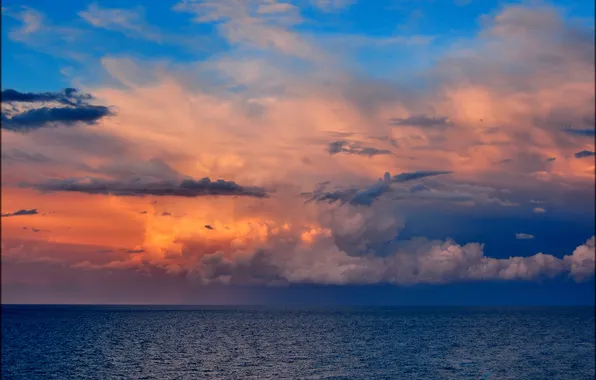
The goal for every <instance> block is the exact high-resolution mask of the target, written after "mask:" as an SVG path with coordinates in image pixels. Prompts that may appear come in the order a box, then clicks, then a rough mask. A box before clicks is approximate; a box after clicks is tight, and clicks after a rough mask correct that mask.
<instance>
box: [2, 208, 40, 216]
mask: <svg viewBox="0 0 596 380" xmlns="http://www.w3.org/2000/svg"><path fill="white" fill-rule="evenodd" d="M37 214H39V213H38V212H37V209H36V208H33V209H31V210H25V209H23V210H19V211H15V212H9V213H7V214H2V217H3V218H4V217H8V216H22V215H37Z"/></svg>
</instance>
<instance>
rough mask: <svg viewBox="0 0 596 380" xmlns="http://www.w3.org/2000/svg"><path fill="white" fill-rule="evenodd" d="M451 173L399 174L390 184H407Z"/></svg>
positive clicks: (422, 172)
mask: <svg viewBox="0 0 596 380" xmlns="http://www.w3.org/2000/svg"><path fill="white" fill-rule="evenodd" d="M451 173H453V172H451V171H432V170H421V171H416V172H409V173H401V174H398V175H396V176H394V177H393V178H392V182H407V181H413V180H416V179H420V178H424V177H433V176H437V175H442V174H451Z"/></svg>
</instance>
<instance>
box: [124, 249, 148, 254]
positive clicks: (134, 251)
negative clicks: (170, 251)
mask: <svg viewBox="0 0 596 380" xmlns="http://www.w3.org/2000/svg"><path fill="white" fill-rule="evenodd" d="M143 252H145V250H144V249H129V250H127V251H126V253H143Z"/></svg>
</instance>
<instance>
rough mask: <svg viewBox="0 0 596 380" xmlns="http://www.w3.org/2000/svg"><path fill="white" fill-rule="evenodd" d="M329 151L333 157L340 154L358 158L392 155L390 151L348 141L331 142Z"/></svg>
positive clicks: (328, 147)
mask: <svg viewBox="0 0 596 380" xmlns="http://www.w3.org/2000/svg"><path fill="white" fill-rule="evenodd" d="M327 151H328V152H329V154H331V155H334V154H338V153H345V154H353V155H357V156H367V157H374V156H377V155H385V154H391V151H390V150H386V149H377V148H372V147H366V146H361V145H360V143H355V142H349V141H346V140H339V141H333V142H330V143H329V145H328V146H327Z"/></svg>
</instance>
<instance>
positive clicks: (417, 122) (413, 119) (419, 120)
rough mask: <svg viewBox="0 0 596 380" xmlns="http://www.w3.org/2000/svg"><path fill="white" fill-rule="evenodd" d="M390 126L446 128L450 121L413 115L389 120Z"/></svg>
mask: <svg viewBox="0 0 596 380" xmlns="http://www.w3.org/2000/svg"><path fill="white" fill-rule="evenodd" d="M389 123H390V124H393V125H402V126H408V127H422V128H429V127H447V126H450V125H452V123H451V121H449V119H448V118H446V117H432V116H430V117H429V116H425V115H415V116H410V117H407V118H405V119H399V118H397V119H391V120H390V121H389Z"/></svg>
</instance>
